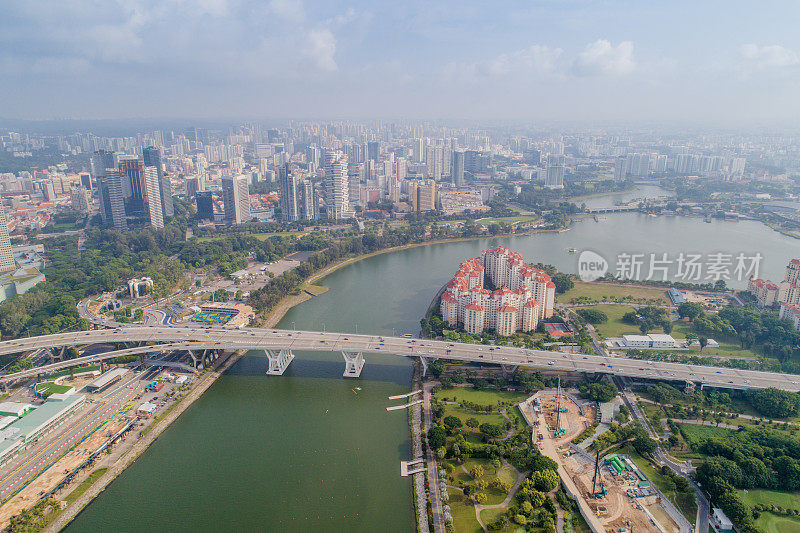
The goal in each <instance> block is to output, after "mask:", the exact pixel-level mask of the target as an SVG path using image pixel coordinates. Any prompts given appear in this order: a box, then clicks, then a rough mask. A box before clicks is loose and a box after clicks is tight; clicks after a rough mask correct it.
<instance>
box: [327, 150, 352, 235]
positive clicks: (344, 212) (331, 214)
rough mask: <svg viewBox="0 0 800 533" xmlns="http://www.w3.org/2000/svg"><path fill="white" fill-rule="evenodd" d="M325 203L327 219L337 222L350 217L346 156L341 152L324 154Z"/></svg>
mask: <svg viewBox="0 0 800 533" xmlns="http://www.w3.org/2000/svg"><path fill="white" fill-rule="evenodd" d="M323 168H324V169H325V202H326V209H327V215H328V218H330V219H333V220H339V219H343V218H350V217H352V212H351V211H350V192H349V182H348V177H347V156H346V155H344V153H342V152H338V151H331V150H328V151H326V152H325V156H324V161H323Z"/></svg>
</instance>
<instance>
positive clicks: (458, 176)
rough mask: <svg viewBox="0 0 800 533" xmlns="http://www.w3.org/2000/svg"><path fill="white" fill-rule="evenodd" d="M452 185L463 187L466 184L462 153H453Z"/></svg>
mask: <svg viewBox="0 0 800 533" xmlns="http://www.w3.org/2000/svg"><path fill="white" fill-rule="evenodd" d="M453 183H455V184H456V187H463V186H464V185H465V184H466V180H465V179H464V152H461V151H456V152H453Z"/></svg>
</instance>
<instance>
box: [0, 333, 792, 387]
mask: <svg viewBox="0 0 800 533" xmlns="http://www.w3.org/2000/svg"><path fill="white" fill-rule="evenodd" d="M95 343H139V344H140V346H136V347H132V348H124V349H120V350H115V351H111V352H105V353H101V354H95V355H88V356H84V357H80V358H77V359H72V360H69V361H61V362H57V363H53V364H49V365H43V366H40V367H36V368H32V369H29V370H25V371H23V372H19V373H16V374H8V375H4V376H0V381H10V380H15V379H19V378H21V377H28V376H34V375H43V374H46V373H50V372H55V371H57V370H60V369H63V368H66V367H68V366H72V365H75V364H82V363H91V362H97V361H102V360H104V359H109V358H114V357H119V356H122V355H143V356H147V355H148V354H151V353H153V352H164V351H178V350H186V351H188V352H189V353H190V355H191V356H192V358H193V360H195V361H197V360H198V357H201V358H202V357H203V356H206V357H207V355H208V353H209V351H211V352H212V353H213V352H214V351H218V350H264V351H265V352H266V355H267V358H268V365H267V369H266V372H267V374H272V375H281V374H283V372H284V371H285V370H286V368H287V367H288V365H289V364H290V363H291V361H292V359H293V358H294V352H295V351H300V352H302V351H327V352H334V351H338V352H341V353H342V355H343V357H344V362H345V371H344V374H343V375H344V376H345V377H358V376H359V375H361V369H362V368H363V366H364V361H365V360H364V355H363V354H365V353H367V354H386V355H394V356H401V357H414V358H419V359H420V360H421V361H422V363H423V365H424V367H425V368H427V365H428V362H429V361H432V360H435V359H441V358H445V359H454V360H458V361H469V362H476V363H486V364H494V365H500V366H503V367H504V368H506V369H507V370H509V371H510V370H513V369H515V368H517V367H520V366H521V367H530V368H543V369H547V370H554V371H559V372H590V373H595V372H598V373H605V374H611V375H616V376H625V377H630V378H640V379H654V380H655V379H658V380H670V381H679V382H686V381H691V382H694V383H696V384H700V385H704V386H713V387H723V388H730V389H750V388H766V387H776V388H779V389H783V390H789V391H796V392H797V391H800V376H798V375H793V374H779V373H774V372H758V371H752V370H738V369H732V368H724V367H711V366H700V365H690V364H682V363H666V362H660V361H642V360H638V359H627V358H622V357H608V356H598V355H584V354H570V353H561V352H551V351H544V350H530V349H526V348H516V347H509V346H490V345H479V344H463V343H452V342H448V341H432V340H425V339H412V338H406V337H389V336H380V335H358V334H352V333H334V332H321V331H290V330H282V329H269V328H241V329H229V328H224V327H212V326H207V327H201V326H169V325H158V326H118V327H115V328H109V329H97V330H90V331H78V332H70V333H58V334H55V335H44V336H41V337H26V338H20V339H14V340H9V341H2V342H0V355H4V354H10V353H17V352H28V351H34V350H40V349H50V348H59V347H63V346H83V345H88V344H95ZM204 354H205V355H204Z"/></svg>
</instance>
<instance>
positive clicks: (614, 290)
mask: <svg viewBox="0 0 800 533" xmlns="http://www.w3.org/2000/svg"><path fill="white" fill-rule="evenodd" d="M581 297H583V298H587V299H588V300H589V301H593V302H602V301H605V300H610V301H625V300H626V299H627V301H638V300H657V301H659V303H661V304H669V303H670V301H669V299H668V298H667V296H666V293H665V292H664V290H663V289H654V288H650V287H638V286H635V285H631V286H620V285H609V284H607V283H591V282H589V283H584V282H575V286H574V287H573V288H572V289H570V290H568V291H567V292H565V293H564V294H559V295H558V301H559V302H560V303H571V302H572V300H574V299H577V298H581Z"/></svg>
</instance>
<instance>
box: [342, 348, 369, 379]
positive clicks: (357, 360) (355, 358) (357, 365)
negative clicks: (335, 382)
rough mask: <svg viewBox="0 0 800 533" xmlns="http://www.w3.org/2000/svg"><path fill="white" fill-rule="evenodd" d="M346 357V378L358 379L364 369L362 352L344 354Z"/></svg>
mask: <svg viewBox="0 0 800 533" xmlns="http://www.w3.org/2000/svg"><path fill="white" fill-rule="evenodd" d="M342 356H344V374H342V376H344V377H346V378H357V377H359V376H360V375H361V369H362V368H364V354H363V353H361V352H342Z"/></svg>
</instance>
